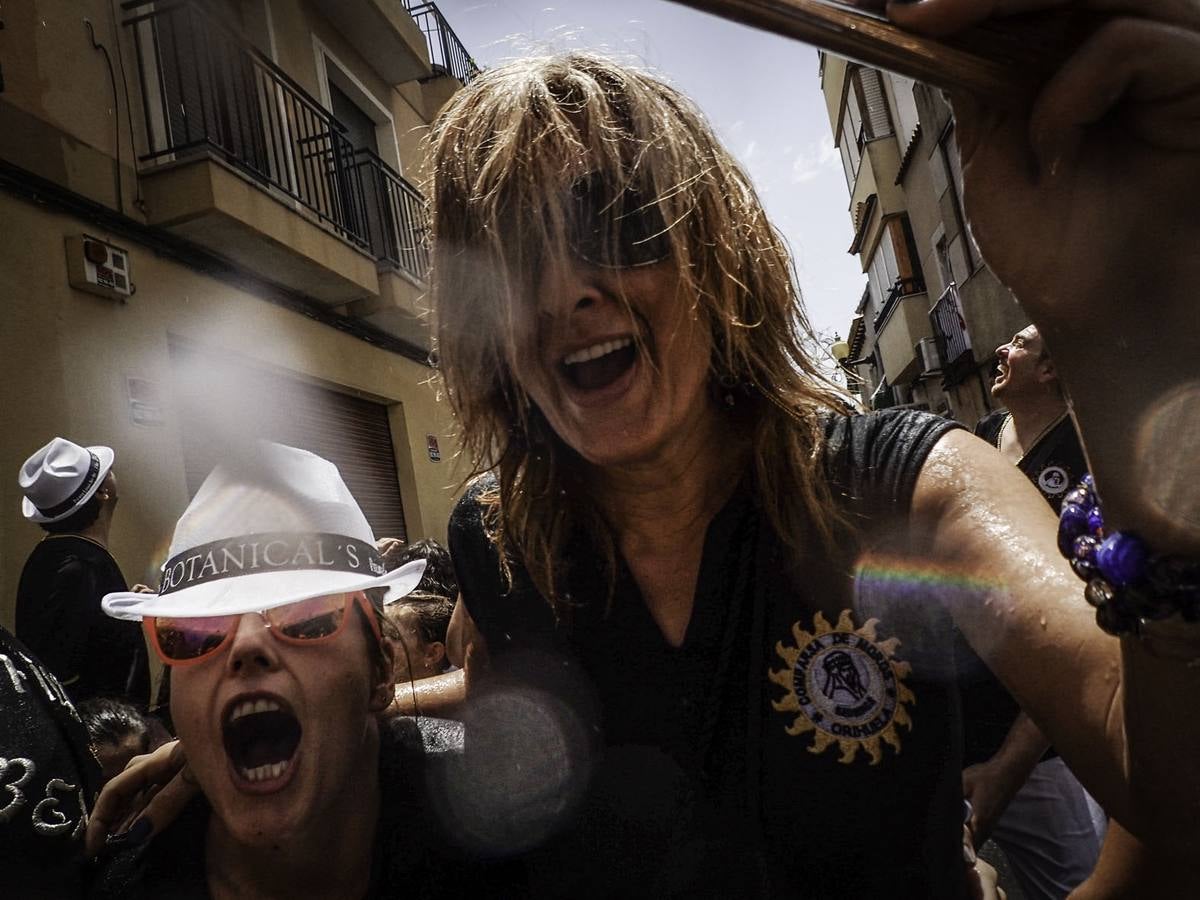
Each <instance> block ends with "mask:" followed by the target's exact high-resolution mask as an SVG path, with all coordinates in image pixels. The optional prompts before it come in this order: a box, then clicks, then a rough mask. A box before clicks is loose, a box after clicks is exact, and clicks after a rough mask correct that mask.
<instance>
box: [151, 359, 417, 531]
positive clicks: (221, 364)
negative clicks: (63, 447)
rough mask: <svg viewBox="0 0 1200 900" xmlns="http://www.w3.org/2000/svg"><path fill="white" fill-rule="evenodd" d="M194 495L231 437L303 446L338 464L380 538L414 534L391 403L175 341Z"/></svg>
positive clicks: (187, 471) (179, 401)
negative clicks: (404, 502)
mask: <svg viewBox="0 0 1200 900" xmlns="http://www.w3.org/2000/svg"><path fill="white" fill-rule="evenodd" d="M171 359H172V362H173V363H174V365H175V370H176V376H177V377H176V384H175V396H176V403H177V411H178V414H179V421H180V432H181V437H182V440H183V463H184V476H185V478H186V480H187V489H188V496H189V497H190V496H193V495H194V494H195V493H196V491H197V490H198V489H199V487H200V484H201V483H202V482H203V481H204V479H205V478H206V477H207V476H208V473H209V472H211V471H212V469H213V466H215V465H216V464H217V462H219V461H220V459H221V456H222V453H223V450H224V447H225V446H226V444H227V439H228V436H229V435H230V434H232V433H236V434H237V436H238V437H258V438H262V439H264V440H269V441H277V442H278V443H281V444H287V445H289V446H292V447H300V448H301V449H304V450H308V451H310V452H312V453H315V454H317V455H318V456H321V457H324V458H325V459H327V460H329V461H330V462H332V463H333V464H334V465H336V466H337V467H338V471H340V472H341V474H342V478H343V479H344V480H345V482H346V485H347V486H348V487H349V488H350V492H351V493H352V494H353V495H354V499H355V500H357V501H358V504H359V506H361V507H362V511H363V513H364V514H365V515H366V517H367V521H368V522H369V523H370V525H371V530H372V531H374V532H375V536H376V537H377V538H381V537H397V538H401V539H407V530H406V529H405V525H404V509H403V506H402V503H401V499H400V485H399V482H398V481H397V477H396V453H395V448H394V447H393V445H392V435H391V429H390V427H389V426H388V414H387V407H386V406H384V405H383V404H381V403H375V402H373V401H371V400H366V399H363V398H361V397H355V396H351V395H349V394H343V393H340V392H338V391H334V390H330V389H328V388H325V387H321V386H318V385H314V384H310V383H308V382H305V381H302V380H300V379H298V378H294V377H290V376H287V375H282V374H279V373H277V372H269V371H266V370H263V369H259V368H255V367H254V366H251V365H249V364H247V363H245V362H244V361H240V360H238V359H233V358H230V357H228V356H225V355H218V354H214V353H209V352H205V351H202V350H198V349H196V348H195V347H193V346H191V345H189V344H185V343H181V342H176V341H172V342H171Z"/></svg>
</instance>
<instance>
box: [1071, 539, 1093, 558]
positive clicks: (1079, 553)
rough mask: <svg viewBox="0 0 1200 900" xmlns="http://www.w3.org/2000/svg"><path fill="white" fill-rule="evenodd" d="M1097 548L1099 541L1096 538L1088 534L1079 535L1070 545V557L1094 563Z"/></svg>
mask: <svg viewBox="0 0 1200 900" xmlns="http://www.w3.org/2000/svg"><path fill="white" fill-rule="evenodd" d="M1099 546H1100V541H1099V540H1098V539H1097V538H1096V537H1094V536H1093V535H1090V534H1081V535H1080V536H1079V537H1077V538H1075V542H1074V543H1073V544H1072V545H1071V555H1072V556H1074V557H1075V558H1076V559H1081V560H1084V561H1085V562H1095V561H1096V548H1097V547H1099Z"/></svg>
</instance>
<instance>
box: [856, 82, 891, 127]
mask: <svg viewBox="0 0 1200 900" xmlns="http://www.w3.org/2000/svg"><path fill="white" fill-rule="evenodd" d="M858 84H859V87H860V89H861V90H862V112H863V128H864V130H865V132H866V138H867V140H869V141H873V140H875V139H876V138H881V137H887V136H888V135H889V134H891V133H892V117H891V114H890V113H889V112H888V104H887V94H886V93H885V92H884V89H883V79H882V78H881V77H880V75H879V72H877V71H876V70H875V69H859V70H858Z"/></svg>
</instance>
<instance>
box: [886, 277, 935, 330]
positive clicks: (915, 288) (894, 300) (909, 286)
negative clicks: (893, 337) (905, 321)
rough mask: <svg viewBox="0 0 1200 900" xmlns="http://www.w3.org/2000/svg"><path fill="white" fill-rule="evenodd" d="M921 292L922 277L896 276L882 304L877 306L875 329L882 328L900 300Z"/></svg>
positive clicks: (922, 288) (923, 290) (923, 287)
mask: <svg viewBox="0 0 1200 900" xmlns="http://www.w3.org/2000/svg"><path fill="white" fill-rule="evenodd" d="M923 293H925V281H924V279H921V278H897V279H896V281H895V282H894V283H893V284H892V289H891V290H890V291H888V293H887V296H886V297H884V298H883V305H882V306H880V307H879V312H877V313H876V314H875V331H876V332H879V331H880V330H881V329H882V328H883V325H884V323H885V322H886V321H887V320H888V317H889V316H891V314H892V311H893V310H894V309H895V308H896V306H897V304H899V303H900V301H901V300H903V299H904V298H905V297H911V296H913V295H914V294H923Z"/></svg>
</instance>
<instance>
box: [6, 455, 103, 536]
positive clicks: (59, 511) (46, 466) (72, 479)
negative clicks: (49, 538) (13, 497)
mask: <svg viewBox="0 0 1200 900" xmlns="http://www.w3.org/2000/svg"><path fill="white" fill-rule="evenodd" d="M113 456H114V454H113V452H112V450H111V449H109V448H108V447H81V446H79V444H76V443H75V442H73V441H68V440H67V439H66V438H60V437H56V438H55V439H54V440H52V441H51V442H50V443H48V444H47V445H46V446H45V447H43V448H42V449H41V450H39V451H38V452H37V453H35V454H33V456H31V457H29V459H27V460H25V463H24V464H23V465H22V466H21V472H20V474H19V475H18V476H17V483H18V484H19V485H20V486H21V493H23V494H24V495H25V496H24V497H22V498H21V513H22V514H23V515H24V516H25V518H26V519H28V520H29V521H31V522H39V523H49V522H58V521H61V520H62V519H65V518H66V517H67V516H69V515H71V513H73V512H75V511H76V510H77V509H79V507H81V506H83V504H85V503H87V502H88V500H90V499H92V495H93V494H95V493H96V490H97V489H98V488H99V487H100V484H101V482H103V481H104V476H106V475H107V474H108V470H109V469H111V468H112V464H113Z"/></svg>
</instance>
